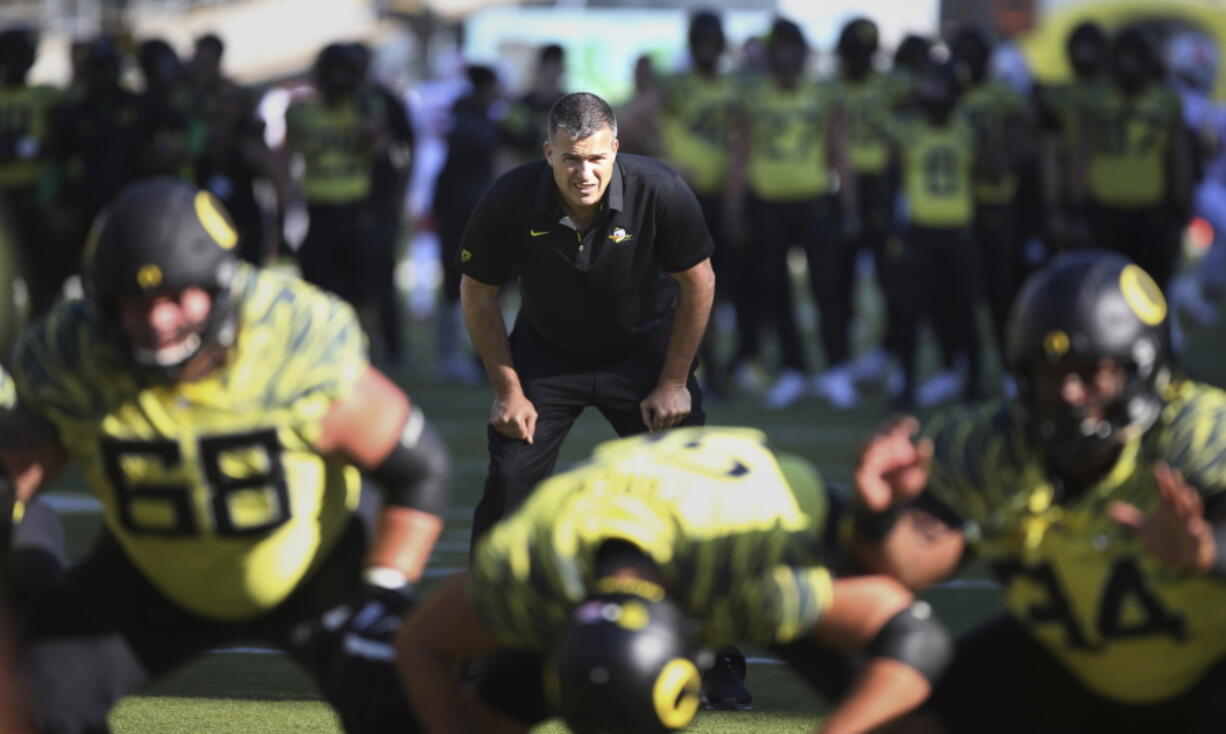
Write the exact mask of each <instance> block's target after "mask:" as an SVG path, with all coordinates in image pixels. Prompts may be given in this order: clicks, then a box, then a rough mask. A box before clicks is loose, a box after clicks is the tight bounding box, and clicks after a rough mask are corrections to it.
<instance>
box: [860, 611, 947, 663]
mask: <svg viewBox="0 0 1226 734" xmlns="http://www.w3.org/2000/svg"><path fill="white" fill-rule="evenodd" d="M866 652H868V654H869V655H872V656H873V657H880V658H891V659H893V660H897V661H899V662H901V663H905V664H906V665H909V666H911V667H912V668H915V669H916V670H917V671H919V673H920V675H922V676H924V677H925V678H927V679H928V681H929V682H932V683H935V682H936V680H937V678H939V677H940V676H941V673H943V672H945V668H946V667H947V666H948V665H949V662H950V660H951V659H952V658H953V652H954V644H953V640H952V639H951V638H950V636H949V632H948V631H947V630H946V629H945V625H943V624H941V622H940V621H939V620H937V618H936V617H935V616H933V613H932V607H931V606H929V605H928V603H927V602H923V601H916V602H914V603H912V604H911V606H909V607H907V608H906V609H903V610H902V611H900V612H899V613H898V614H895V615H894V616H893V617H890V621H888V622H886V623H885V625H884V626H883V627H882V628H881V631H880V632H878V633H877V636H876V637H875V638H873V641H872V642H870V643H869V645H868V648H867V650H866Z"/></svg>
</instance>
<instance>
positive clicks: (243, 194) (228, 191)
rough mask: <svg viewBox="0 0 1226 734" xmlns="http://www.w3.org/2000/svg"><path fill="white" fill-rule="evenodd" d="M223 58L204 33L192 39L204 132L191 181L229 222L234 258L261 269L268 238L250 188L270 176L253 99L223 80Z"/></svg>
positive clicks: (190, 70)
mask: <svg viewBox="0 0 1226 734" xmlns="http://www.w3.org/2000/svg"><path fill="white" fill-rule="evenodd" d="M224 54H225V44H224V43H222V40H221V39H220V38H218V37H217V36H215V35H213V34H206V35H203V36H201V37H199V38H197V39H196V42H195V46H194V51H193V53H192V57H191V59H190V60H189V61H188V63H187V72H186V73H187V79H188V82H189V83H190V85H191V88H192V94H193V97H194V104H195V107H196V109H197V110H198V114H199V115H200V116H201V117H202V118H203V120H204V121H205V123H206V125H207V129H208V134H207V137H206V139H205V141H204V146H203V150H202V151H201V154H200V157H199V158H198V159H197V161H196V164H195V169H196V181H197V183H199V184H200V185H201V187H203V188H205V189H208V191H209V192H210V193H212V194H213V195H214V196H216V197H217V198H218V200H219V201H221V203H222V204H223V205H225V207H226V211H228V212H229V213H230V216H231V217H233V218H234V226H235V227H236V228H237V229H238V234H239V237H238V242H239V256H240V257H241V258H242V259H243V260H245V261H247V262H249V263H251V264H252V265H263V264H264V262H265V260H266V259H267V258H268V256H269V254H270V250H271V249H272V238H271V236H270V235H271V233H270V232H269V229H270V228H269V227H268V226H267V221H266V219H267V217H266V215H265V213H264V211H263V209H262V207H261V205H260V203H259V201H258V200H257V198H256V185H257V182H260V181H263V182H266V183H268V184H272V183H273V182H274V181H275V176H276V174H275V171H274V169H273V160H272V155H271V153H270V151H269V149H268V146H267V144H266V143H265V141H264V122H263V120H261V119H260V118H259V117H258V116H257V114H256V110H255V100H254V98H253V97H252V95H251V94H250V93H249V92H248V91H247V90H245V89H243V88H242V87H240V86H239V85H237V84H236V83H234V82H233V81H232V80H230V79H229V78H227V77H226V76H225V74H224V73H223V71H222V59H223V58H224ZM277 208H280V206H279V205H278V207H277Z"/></svg>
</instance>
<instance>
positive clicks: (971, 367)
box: [907, 225, 980, 399]
mask: <svg viewBox="0 0 1226 734" xmlns="http://www.w3.org/2000/svg"><path fill="white" fill-rule="evenodd" d="M907 240H908V243H907V244H908V246H909V247H910V248H911V249H912V251H913V252H914V256H915V258H916V260H915V262H916V264H917V265H918V266H919V267H918V272H917V273H916V275H917V277H919V278H920V282H921V284H922V285H921V289H922V293H923V294H924V295H923V304H924V305H923V312H924V313H925V314H926V315H927V316H928V318H929V320H930V322H931V324H932V328H933V331H935V332H936V337H937V341H938V342H939V343H940V345H941V351H942V352H943V353H944V355H945V362H946V364H952V363H953V362H954V361H955V358H956V357H957V356H959V355H961V356H963V357H964V358H965V359H966V366H967V372H966V389H965V392H966V398H967V399H974V398H976V397H977V395H978V390H979V372H980V369H979V362H980V355H979V331H978V329H977V328H976V324H977V321H976V319H975V293H976V280H977V278H978V273H979V267H978V265H976V258H975V251H974V249H973V248H972V247H971V232H970V229H969V228H966V227H963V228H944V227H920V226H916V225H912V226H911V228H910V229H909V231H908V235H907Z"/></svg>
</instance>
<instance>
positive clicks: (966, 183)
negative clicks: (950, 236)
mask: <svg viewBox="0 0 1226 734" xmlns="http://www.w3.org/2000/svg"><path fill="white" fill-rule="evenodd" d="M891 132H892V135H893V138H894V144H895V146H896V147H897V149H898V151H899V153H900V154H901V156H902V168H903V175H902V188H903V192H904V193H905V194H906V196H907V204H908V206H909V207H910V210H909V211H910V218H911V222H912V223H913V224H917V225H919V226H922V227H967V226H970V224H971V219H972V217H973V216H974V213H975V208H974V206H975V205H974V197H973V194H972V190H971V183H972V173H973V168H974V156H975V151H974V143H973V134H972V132H971V128H970V125H969V124H968V123H967V122H966V120H965V119H964V118H963V117H962V116H961V115H954V116H953V117H952V118H951V120H950V122H949V124H947V125H945V126H944V127H936V126H934V125H931V124H929V123H928V122H927V121H925V120H923V119H919V118H904V119H902V120H900V121H899V122H897V123H896V124H895V125H894V126H892V128H891Z"/></svg>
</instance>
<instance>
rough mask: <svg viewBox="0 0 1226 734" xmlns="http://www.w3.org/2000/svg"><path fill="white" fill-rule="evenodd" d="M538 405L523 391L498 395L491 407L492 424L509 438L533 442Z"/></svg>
mask: <svg viewBox="0 0 1226 734" xmlns="http://www.w3.org/2000/svg"><path fill="white" fill-rule="evenodd" d="M536 417H537V416H536V406H535V405H533V404H532V401H531V400H529V399H528V398H527V396H525V395H524V394H523V393H522V392H515V393H512V394H510V395H497V396H495V397H494V404H493V406H491V407H490V425H491V426H493V427H494V430H495V431H498V432H499V433H501V434H502V435H504V436H506V437H507V438H518V439H522V440H524V441H527V442H528V443H532V437H533V436H535V435H536Z"/></svg>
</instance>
